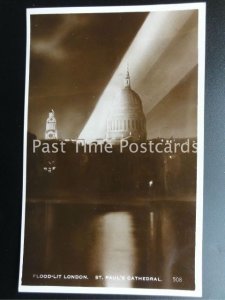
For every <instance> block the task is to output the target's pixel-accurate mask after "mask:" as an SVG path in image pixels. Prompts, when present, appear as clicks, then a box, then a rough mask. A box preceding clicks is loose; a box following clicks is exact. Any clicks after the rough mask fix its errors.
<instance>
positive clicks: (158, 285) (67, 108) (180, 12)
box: [19, 3, 205, 297]
mask: <svg viewBox="0 0 225 300" xmlns="http://www.w3.org/2000/svg"><path fill="white" fill-rule="evenodd" d="M26 55H27V56H26V87H25V90H26V92H25V117H24V118H25V119H24V173H23V200H22V206H23V210H22V231H21V256H20V274H19V291H20V292H47V293H48V292H50V293H88V294H130V295H166V296H173V295H174V296H192V297H200V296H201V293H202V214H203V212H202V210H203V154H204V152H203V145H204V69H205V3H190V4H176V5H174V4H173V5H172V4H169V5H147V6H145V5H144V6H111V7H82V8H81V7H67V8H31V9H27V54H26Z"/></svg>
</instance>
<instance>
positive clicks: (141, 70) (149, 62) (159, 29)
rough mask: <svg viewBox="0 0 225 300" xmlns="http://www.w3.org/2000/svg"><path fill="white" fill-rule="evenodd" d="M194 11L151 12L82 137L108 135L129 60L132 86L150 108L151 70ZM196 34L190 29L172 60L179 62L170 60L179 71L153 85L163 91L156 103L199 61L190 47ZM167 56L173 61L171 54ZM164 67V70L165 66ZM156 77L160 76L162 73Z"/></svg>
mask: <svg viewBox="0 0 225 300" xmlns="http://www.w3.org/2000/svg"><path fill="white" fill-rule="evenodd" d="M193 14H194V13H193V11H168V12H151V13H150V14H149V15H148V17H147V18H146V20H145V22H144V23H143V25H142V27H141V28H140V30H139V31H138V33H137V35H136V37H135V38H134V40H133V41H132V43H131V45H130V47H129V49H128V50H127V52H126V53H125V55H124V57H123V58H122V60H121V62H120V64H119V66H118V68H117V69H116V71H115V72H114V74H113V76H112V78H111V80H110V81H109V83H108V85H107V86H106V88H105V90H104V91H103V93H102V95H101V97H100V99H99V100H98V102H97V105H96V107H95V109H94V111H93V112H92V114H91V116H90V118H89V119H88V121H87V123H86V124H85V126H84V128H83V130H82V131H81V133H80V135H79V138H80V139H85V140H86V141H87V142H91V141H93V140H96V139H104V138H105V134H106V121H107V117H108V115H109V113H110V110H111V107H112V103H113V100H114V98H115V97H116V95H117V93H118V91H119V90H120V89H121V87H122V86H123V82H124V76H125V73H126V66H127V63H129V69H130V75H131V87H132V88H133V89H134V90H135V91H137V92H138V94H139V95H140V96H141V99H142V102H143V105H144V110H147V111H149V109H150V106H151V105H152V104H151V105H150V106H149V101H150V100H151V97H150V94H149V81H148V80H149V74H150V70H151V69H152V68H154V66H155V65H156V64H157V63H158V61H159V60H161V57H163V55H164V56H165V53H166V50H167V48H169V47H170V46H171V44H172V43H173V41H174V40H175V39H176V37H177V35H178V34H179V33H180V30H181V29H182V28H183V27H184V26H185V24H186V23H187V22H188V21H189V20H190V19H191V17H193ZM195 38H196V33H195V32H192V31H191V32H190V36H189V37H188V38H187V39H186V40H184V41H183V42H182V43H181V45H180V47H182V49H179V51H178V53H177V52H176V57H175V58H174V57H173V60H174V59H175V62H177V63H175V64H174V65H171V63H170V62H169V63H168V62H167V67H168V68H170V72H171V68H172V72H173V71H175V72H176V74H175V76H172V79H173V80H172V81H171V78H170V76H169V78H164V77H163V78H161V81H158V82H157V85H156V86H154V87H153V88H154V89H155V90H158V91H160V96H159V97H157V96H156V95H154V99H152V101H154V105H156V104H157V102H159V101H160V100H161V99H162V98H163V97H164V96H165V95H166V94H167V93H168V92H169V91H170V90H171V89H172V88H173V87H174V85H176V83H177V82H179V81H180V79H181V78H183V77H184V76H185V74H186V73H187V72H189V70H190V69H191V68H193V65H195V64H196V63H197V53H196V52H197V51H196V52H195V51H191V52H190V51H189V50H190V47H193V40H194V41H195ZM184 53H185V55H184ZM188 53H189V54H190V55H189V56H188ZM187 57H188V59H187ZM168 59H170V61H171V57H169V58H168ZM173 60H172V61H173ZM161 68H162V70H163V66H161ZM162 74H163V72H162ZM161 76H162V75H161ZM167 76H168V74H167ZM146 78H147V79H148V80H146ZM156 79H157V80H159V76H158V78H156ZM139 87H141V90H139ZM162 87H163V88H162ZM150 102H151V101H150Z"/></svg>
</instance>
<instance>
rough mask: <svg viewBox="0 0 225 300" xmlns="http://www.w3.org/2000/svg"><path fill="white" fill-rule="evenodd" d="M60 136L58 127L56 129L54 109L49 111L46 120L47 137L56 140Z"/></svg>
mask: <svg viewBox="0 0 225 300" xmlns="http://www.w3.org/2000/svg"><path fill="white" fill-rule="evenodd" d="M57 138H58V134H57V129H56V118H55V112H54V110H53V109H52V110H51V111H50V112H49V113H48V118H47V120H46V129H45V139H46V140H54V139H57Z"/></svg>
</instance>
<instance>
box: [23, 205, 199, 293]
mask: <svg viewBox="0 0 225 300" xmlns="http://www.w3.org/2000/svg"><path fill="white" fill-rule="evenodd" d="M26 217H27V218H26V231H25V249H24V273H23V284H28V285H29V284H35V285H68V286H69V285H72V286H99V287H100V286H106V287H107V286H110V287H112V286H113V287H140V288H168V289H169V288H176V289H194V244H195V239H194V232H195V203H194V202H185V201H167V202H166V201H158V202H151V203H148V204H145V205H142V206H135V205H132V206H129V205H126V204H123V205H119V204H117V205H115V204H114V205H113V204H107V205H106V204H105V205H104V204H101V205H96V204H90V203H89V204H78V203H65V202H57V201H52V200H48V201H47V200H46V201H42V202H41V201H40V202H39V201H33V202H31V203H28V205H27V215H26ZM43 274H49V275H51V276H49V278H48V279H46V278H45V279H43V278H41V276H43ZM53 275H55V277H54V278H53ZM57 275H58V277H57ZM59 275H61V276H59ZM71 275H74V276H71ZM75 275H82V276H84V278H81V276H80V277H79V278H78V277H76V276H75ZM38 276H39V278H38ZM85 276H86V277H85ZM75 277H76V278H75ZM173 277H179V278H182V282H180V283H177V282H174V281H173ZM152 278H155V281H153V279H152Z"/></svg>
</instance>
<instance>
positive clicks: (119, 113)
mask: <svg viewBox="0 0 225 300" xmlns="http://www.w3.org/2000/svg"><path fill="white" fill-rule="evenodd" d="M124 138H127V139H129V140H131V141H133V142H139V141H144V140H145V139H146V120H145V115H144V113H143V108H142V102H141V99H140V97H139V96H138V94H137V93H136V92H135V91H133V90H132V89H131V87H130V76H129V72H128V71H127V75H126V78H125V86H124V88H123V89H122V90H121V91H120V94H119V96H118V97H117V98H116V99H115V101H114V104H113V107H112V111H111V113H110V115H109V117H108V119H107V133H106V140H107V142H108V143H112V144H118V143H119V142H120V140H121V139H124Z"/></svg>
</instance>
